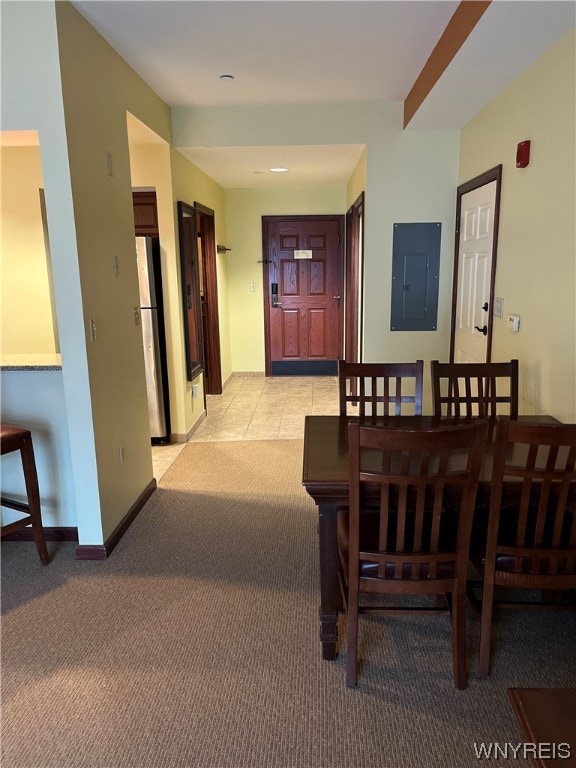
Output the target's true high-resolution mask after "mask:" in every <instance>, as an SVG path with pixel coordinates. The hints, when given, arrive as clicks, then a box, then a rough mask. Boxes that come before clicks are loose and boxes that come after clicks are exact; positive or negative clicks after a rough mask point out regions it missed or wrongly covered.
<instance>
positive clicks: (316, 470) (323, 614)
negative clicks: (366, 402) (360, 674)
mask: <svg viewBox="0 0 576 768" xmlns="http://www.w3.org/2000/svg"><path fill="white" fill-rule="evenodd" d="M350 421H359V419H358V418H357V417H353V416H306V420H305V427H304V454H303V468H302V484H303V486H304V488H305V489H306V491H307V492H308V493H309V494H310V496H311V497H312V498H313V499H314V502H315V503H316V506H317V507H318V519H319V524H318V540H319V550H320V640H321V643H322V658H323V659H328V660H333V659H335V658H336V655H337V645H338V611H339V609H340V607H341V600H340V596H339V584H338V546H337V539H336V531H337V516H338V510H341V509H346V508H347V506H348V424H349V422H350ZM519 421H524V422H526V423H548V424H550V423H554V422H556V421H557V420H556V419H554V418H553V417H552V416H520V417H519ZM367 423H369V424H377V425H382V426H386V427H390V428H405V427H407V426H411V427H413V428H421V429H427V428H430V427H432V426H438V425H445V426H450V425H451V424H452V423H453V422H451V421H450V420H449V419H438V418H437V417H434V416H390V417H378V418H375V419H373V418H368V419H367ZM459 423H462V421H460V422H459ZM492 459H493V443H492V441H491V439H490V437H489V440H488V443H487V445H486V449H485V451H484V458H483V462H482V469H481V473H480V482H479V485H478V493H477V506H481V505H486V506H487V505H488V503H489V499H490V481H491V474H492ZM519 488H520V483H514V482H512V483H507V484H505V488H504V493H505V494H507V495H508V496H509V497H510V496H513V495H516V494H515V491H517V490H518V489H519Z"/></svg>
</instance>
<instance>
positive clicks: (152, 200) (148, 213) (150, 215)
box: [132, 192, 160, 235]
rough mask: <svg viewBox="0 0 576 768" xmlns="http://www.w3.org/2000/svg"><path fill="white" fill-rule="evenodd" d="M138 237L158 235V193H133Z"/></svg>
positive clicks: (135, 227)
mask: <svg viewBox="0 0 576 768" xmlns="http://www.w3.org/2000/svg"><path fill="white" fill-rule="evenodd" d="M132 203H133V209H134V231H135V233H136V235H158V233H159V231H160V230H159V228H158V205H157V202H156V192H132Z"/></svg>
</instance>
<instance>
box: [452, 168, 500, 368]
mask: <svg viewBox="0 0 576 768" xmlns="http://www.w3.org/2000/svg"><path fill="white" fill-rule="evenodd" d="M495 214H496V181H491V182H490V183H488V184H484V185H483V186H481V187H477V188H476V189H473V190H471V191H470V192H467V193H466V194H464V195H462V197H461V200H460V233H459V242H458V288H457V296H456V323H455V334H454V362H456V363H467V362H470V363H471V362H486V360H487V359H488V338H489V331H490V325H491V323H492V295H491V290H492V255H493V249H494V235H495V226H494V223H495ZM490 335H491V334H490Z"/></svg>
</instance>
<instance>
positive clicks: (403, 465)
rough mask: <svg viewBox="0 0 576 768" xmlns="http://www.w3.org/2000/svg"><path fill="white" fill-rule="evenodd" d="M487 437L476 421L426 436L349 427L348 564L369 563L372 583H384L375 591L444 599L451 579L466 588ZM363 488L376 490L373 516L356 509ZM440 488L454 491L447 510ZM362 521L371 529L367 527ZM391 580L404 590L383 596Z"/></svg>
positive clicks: (418, 431) (363, 567) (414, 430)
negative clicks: (373, 519)
mask: <svg viewBox="0 0 576 768" xmlns="http://www.w3.org/2000/svg"><path fill="white" fill-rule="evenodd" d="M487 431H488V424H487V422H486V421H482V420H477V421H475V422H472V423H468V424H461V425H460V426H454V425H450V426H448V425H446V426H436V427H433V428H429V429H424V428H418V426H417V425H415V426H413V427H406V428H404V427H383V426H366V425H362V426H361V425H360V424H358V423H352V424H350V425H349V426H348V442H349V461H350V481H349V482H350V509H349V516H350V523H349V536H350V541H349V547H350V548H349V558H350V562H353V561H354V560H356V559H357V560H358V561H359V563H360V571H361V572H364V573H366V572H368V571H369V570H370V564H372V571H373V573H372V574H371V576H373V577H374V579H377V580H382V581H386V582H387V586H386V587H384V588H383V589H382V591H385V592H387V591H393V592H412V593H419V592H424V593H428V594H437V593H440V592H448V591H450V589H451V587H450V586H449V583H448V582H450V581H453V579H454V578H455V577H456V575H457V572H458V575H459V576H460V578H461V579H462V581H463V583H464V582H465V580H466V572H467V567H468V551H469V542H470V531H471V526H472V518H473V514H474V503H475V498H476V488H477V484H478V476H479V471H480V466H481V462H482V453H483V449H484V444H485V441H486V435H487ZM367 483H369V484H370V487H372V488H373V487H374V485H376V487H377V488H378V495H379V505H378V510H377V512H376V511H373V512H367V511H366V510H363V501H362V500H363V496H364V494H363V491H364V490H366V489H365V484H367ZM447 487H450V488H451V489H452V491H453V492H454V489H455V488H456V487H459V488H458V490H456V491H455V494H456V498H459V499H460V504H459V505H458V503H456V504H455V506H452V505H450V509H448V508H447V506H446V503H445V492H446V490H447ZM364 506H365V505H364ZM370 506H372V505H370ZM368 515H370V516H371V517H374V515H376V516H377V518H378V520H377V525H373V526H371V527H367V525H366V523H367V520H366V517H367V516H368ZM361 519H362V523H361ZM361 528H363V533H362V536H361V534H360V530H361ZM369 528H370V529H369ZM376 529H377V530H376ZM395 580H396V581H397V582H399V581H404V582H406V586H405V587H404V588H402V587H400V585H399V584H398V586H396V587H393V588H392V589H390V585H391V584H393V583H394V581H395ZM374 591H379V590H378V588H375V589H374Z"/></svg>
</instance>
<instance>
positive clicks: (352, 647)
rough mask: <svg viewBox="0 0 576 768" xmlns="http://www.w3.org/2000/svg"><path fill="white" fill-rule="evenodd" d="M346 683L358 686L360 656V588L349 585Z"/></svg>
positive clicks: (351, 686)
mask: <svg viewBox="0 0 576 768" xmlns="http://www.w3.org/2000/svg"><path fill="white" fill-rule="evenodd" d="M346 622H347V637H346V685H347V687H348V688H355V687H356V676H357V656H358V588H357V587H356V588H353V587H352V585H349V586H348V613H347V614H346Z"/></svg>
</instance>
